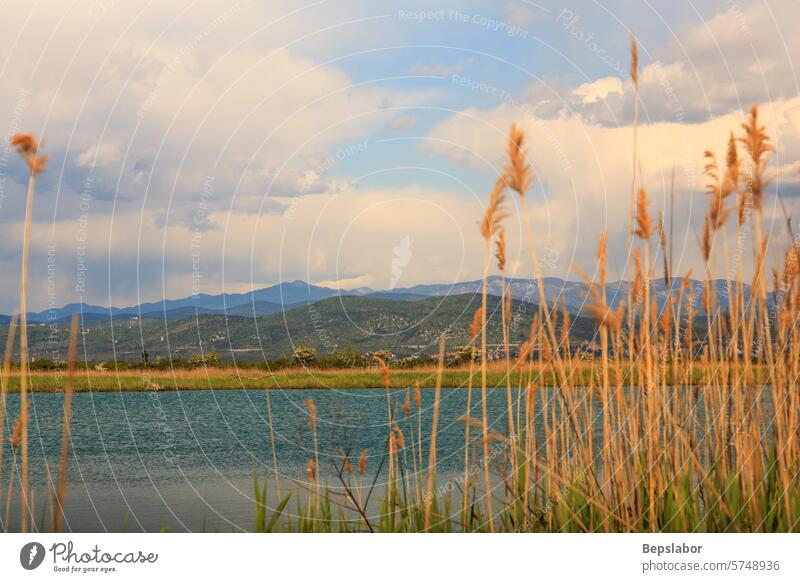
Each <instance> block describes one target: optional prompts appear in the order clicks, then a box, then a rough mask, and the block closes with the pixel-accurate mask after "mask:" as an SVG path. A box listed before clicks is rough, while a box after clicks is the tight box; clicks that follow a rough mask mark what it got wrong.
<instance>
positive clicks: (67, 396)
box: [50, 313, 78, 533]
mask: <svg viewBox="0 0 800 582" xmlns="http://www.w3.org/2000/svg"><path fill="white" fill-rule="evenodd" d="M77 354H78V314H77V313H75V314H73V316H72V322H71V324H70V330H69V351H68V353H67V385H66V387H65V389H64V425H63V427H62V431H61V458H60V460H59V464H58V484H57V488H56V495H55V499H52V498H51V500H50V506H51V508H53V510H54V516H53V518H52V520H51V529H52V531H53V532H55V533H58V532H60V531H61V528H62V526H63V523H64V497H65V496H66V494H67V471H68V469H69V445H70V442H71V441H72V432H71V428H72V393H73V390H74V386H73V378H74V375H75V360H76V357H77ZM56 507H58V511H55V508H56Z"/></svg>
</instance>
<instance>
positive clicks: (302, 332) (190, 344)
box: [2, 294, 595, 361]
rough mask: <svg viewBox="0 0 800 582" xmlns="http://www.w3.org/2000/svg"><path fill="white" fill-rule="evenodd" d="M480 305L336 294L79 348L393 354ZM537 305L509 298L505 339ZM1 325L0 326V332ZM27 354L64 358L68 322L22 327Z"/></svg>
mask: <svg viewBox="0 0 800 582" xmlns="http://www.w3.org/2000/svg"><path fill="white" fill-rule="evenodd" d="M479 306H480V296H479V295H475V294H464V295H455V296H450V297H429V298H425V299H421V300H417V301H403V300H392V299H386V298H377V297H359V296H342V297H331V298H328V299H323V300H321V301H317V302H315V303H311V304H308V305H302V306H298V307H294V308H292V309H289V310H287V311H285V312H282V313H274V314H270V315H265V316H261V317H258V318H255V319H254V318H253V317H245V316H242V317H231V316H228V317H225V316H222V315H200V316H199V317H189V318H185V319H180V320H176V321H163V320H153V319H144V320H142V319H124V320H115V321H114V323H113V326H112V324H111V323H110V322H109V321H94V322H86V323H85V327H84V329H83V333H82V336H81V338H80V340H81V341H80V346H81V351H82V352H83V351H84V350H85V358H86V359H87V360H91V361H101V360H112V359H114V358H115V357H116V358H117V359H121V360H139V359H140V357H141V352H142V350H147V352H148V354H149V356H150V358H151V359H155V358H169V357H172V358H187V357H189V356H191V355H194V354H196V353H199V352H200V351H201V346H202V351H203V352H210V351H216V352H218V353H219V354H220V356H221V357H222V358H224V359H230V358H231V357H233V356H234V355H235V357H236V358H237V359H247V360H263V359H265V358H266V359H270V360H272V359H277V358H279V357H281V356H288V355H290V354H291V353H292V349H293V346H296V345H307V346H313V347H314V348H316V349H317V351H318V352H319V353H320V354H326V353H330V352H332V351H333V350H334V349H337V348H338V349H341V348H345V347H350V348H352V349H354V350H356V351H358V352H362V353H363V352H372V351H377V350H384V349H385V350H389V351H391V352H392V353H394V354H396V355H397V356H401V357H402V356H410V355H413V354H428V355H430V354H433V353H435V352H436V350H437V342H438V337H439V336H440V334H441V333H442V332H445V331H446V332H447V337H448V340H447V341H448V348H449V349H454V348H455V347H456V346H459V345H462V344H465V343H467V335H468V329H469V325H470V323H471V321H472V317H473V313H474V312H475V310H476V309H478V307H479ZM536 311H537V307H536V305H534V304H531V303H525V302H521V301H516V300H515V301H513V303H512V314H513V317H512V320H513V321H512V333H511V343H512V344H519V343H520V342H522V341H525V340H526V339H527V338H528V333H529V328H530V323H531V318H532V316H533V314H534V313H535V312H536ZM487 317H488V321H489V327H488V330H489V336H488V337H489V343H490V344H498V345H499V344H501V343H502V332H501V327H500V299H499V298H498V297H495V296H489V298H488V315H487ZM571 325H572V330H571V337H572V340H573V342H576V341H582V340H586V339H591V338H592V336H593V335H594V332H595V326H594V324H593V323H592V322H590V321H589V320H587V319H585V318H581V317H576V318H573V320H572V323H571ZM5 333H6V328H5V326H4V327H3V328H2V335H3V336H5ZM29 338H30V339H29V341H30V344H31V355H32V356H33V357H36V358H49V359H63V358H64V355H65V354H66V350H67V342H68V326H66V325H64V324H62V323H59V324H56V325H53V326H48V325H37V326H34V327H31V329H30V332H29Z"/></svg>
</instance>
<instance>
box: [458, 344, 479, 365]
mask: <svg viewBox="0 0 800 582" xmlns="http://www.w3.org/2000/svg"><path fill="white" fill-rule="evenodd" d="M480 357H481V353H480V351H479V350H478V348H476V347H475V346H473V345H472V344H467V345H464V346H461V347H459V348H458V349H457V350H456V362H458V363H459V364H460V363H465V362H469V361H470V360H472V361H473V362H477V361H478V358H480Z"/></svg>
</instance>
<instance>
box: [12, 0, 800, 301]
mask: <svg viewBox="0 0 800 582" xmlns="http://www.w3.org/2000/svg"><path fill="white" fill-rule="evenodd" d="M637 6H638V8H637V9H636V10H635V11H632V10H631V8H630V3H629V2H623V1H622V0H604V1H600V2H584V1H581V2H577V1H576V2H566V3H565V2H549V1H546V0H542V1H541V2H536V3H534V2H528V1H524V0H512V1H510V2H507V3H503V2H502V1H501V2H493V1H492V2H490V1H488V0H483V1H474V2H470V1H464V0H462V1H460V2H438V3H431V2H414V1H408V2H382V1H375V0H373V1H369V2H366V1H365V2H352V1H348V2H345V1H334V0H330V1H316V2H308V3H305V2H297V1H292V2H283V1H280V0H270V1H269V2H256V1H245V0H240V1H238V2H230V1H229V2H202V3H201V2H179V1H171V2H131V1H124V0H95V1H89V2H82V1H73V2H70V1H63V0H41V1H35V0H34V1H32V2H28V3H19V2H17V3H13V4H11V5H5V6H4V8H3V18H2V20H0V35H1V36H2V38H3V40H4V44H3V48H2V50H0V81H2V82H0V127H2V131H3V134H4V137H6V138H7V137H8V136H9V135H11V134H13V133H15V132H17V131H29V132H33V133H34V134H36V135H37V136H42V137H43V138H44V140H45V152H46V153H47V154H48V155H49V156H50V163H49V167H48V171H47V173H46V174H45V175H44V176H42V178H41V179H40V181H39V184H38V189H37V197H36V200H35V205H34V227H33V229H34V230H33V235H34V239H33V243H32V256H31V280H32V285H31V299H30V302H31V304H32V307H33V308H35V309H44V308H46V307H47V306H48V304H49V303H52V304H55V305H59V306H60V305H63V304H66V303H70V302H73V301H80V300H83V301H87V302H90V303H96V304H102V305H109V304H113V305H117V306H124V305H131V304H136V303H138V302H141V301H145V300H147V301H152V300H157V299H160V298H162V297H166V298H176V297H182V296H187V295H190V294H191V293H193V292H202V293H219V292H222V291H227V292H234V291H235V292H241V291H244V290H249V289H251V288H254V287H262V286H265V285H269V284H274V283H277V282H280V281H287V280H288V281H291V280H295V279H302V280H307V281H311V282H313V283H317V284H324V285H329V286H337V285H339V286H341V287H342V288H346V287H357V286H370V287H373V288H380V289H385V288H389V287H391V286H394V287H403V286H408V285H413V284H417V283H428V282H437V283H447V282H452V281H461V280H468V279H474V278H478V277H480V275H481V271H482V266H481V258H480V257H481V240H480V237H479V233H478V228H477V225H476V221H477V220H478V218H479V217H480V215H481V213H482V208H483V205H484V204H485V202H486V200H487V196H488V191H489V189H490V187H491V184H492V182H493V180H494V177H495V176H496V173H497V171H498V169H499V167H500V166H501V164H502V163H503V152H504V140H505V136H506V135H507V131H508V127H509V124H510V123H511V122H512V121H516V122H518V123H519V124H520V125H521V126H522V127H523V128H524V129H525V131H526V133H527V136H528V139H529V144H530V147H529V155H530V161H531V163H532V164H533V166H534V167H535V170H536V176H537V181H536V185H535V188H534V190H533V191H532V192H531V194H530V195H529V196H528V198H527V201H526V203H527V204H528V205H529V209H530V211H531V212H532V214H533V217H534V222H535V231H536V236H537V239H538V241H539V245H540V247H541V250H542V252H543V253H544V254H545V255H546V260H545V261H544V271H545V275H552V276H560V277H570V278H575V277H578V276H579V272H580V271H578V270H577V268H576V267H580V268H581V269H583V270H585V271H587V272H588V273H589V274H591V272H592V269H593V267H594V261H593V255H594V248H595V245H596V240H597V237H598V235H599V234H600V233H601V232H602V231H603V230H604V229H609V232H610V242H611V252H610V255H611V259H610V265H609V267H610V270H611V274H612V277H619V276H621V275H622V274H623V273H624V269H625V257H626V252H625V240H626V230H625V224H626V219H627V216H628V211H629V208H628V198H629V196H630V181H631V151H632V148H631V146H632V133H633V132H632V128H631V123H632V113H633V92H632V88H631V84H630V81H629V79H628V74H627V70H628V58H629V56H628V55H629V38H628V30H629V29H634V30H635V31H636V33H637V35H638V37H639V41H640V45H641V66H642V73H641V83H642V86H641V109H640V133H639V151H640V162H641V174H642V182H643V184H644V186H645V187H647V189H648V191H649V192H650V194H651V198H652V200H653V205H654V211H656V210H658V209H661V208H665V210H666V211H668V210H669V191H670V183H671V175H672V171H673V168H674V171H675V183H676V195H675V200H676V203H675V214H674V223H675V236H674V249H675V250H674V252H675V262H676V267H675V270H676V271H679V272H681V273H682V272H685V271H686V270H687V269H689V268H694V269H695V270H696V272H697V270H698V269H699V268H700V266H699V263H698V262H697V252H696V247H697V244H696V238H695V231H696V229H697V228H698V225H699V224H701V221H702V214H703V211H704V207H705V204H706V201H705V196H704V194H703V191H704V179H703V175H702V168H703V157H702V155H703V151H704V150H707V149H710V150H716V151H722V150H723V148H724V144H725V142H726V140H727V137H728V134H729V132H730V131H731V130H736V131H738V128H739V125H740V123H741V121H742V120H743V116H744V112H745V111H746V110H747V109H748V108H749V106H750V105H751V104H758V105H760V106H761V108H762V116H763V121H764V123H765V124H766V125H767V127H768V129H769V131H770V133H771V135H772V136H774V142H775V148H776V150H775V153H774V155H773V158H772V162H771V163H772V165H773V166H774V167H775V168H776V169H777V170H779V172H780V173H779V178H778V179H777V180H775V182H774V183H773V184H772V186H771V195H770V197H769V198H768V201H767V208H766V209H765V211H766V215H767V217H768V218H774V227H773V229H772V232H773V236H774V238H775V240H778V239H779V238H780V237H785V234H783V232H782V231H783V224H784V221H783V218H782V215H781V212H780V209H779V207H778V206H776V201H777V199H778V198H777V196H776V193H779V194H780V195H781V196H783V197H784V200H785V202H786V205H787V207H788V208H789V209H791V210H794V206H793V201H794V199H795V197H796V196H797V195H798V194H800V173H798V168H800V163H799V162H798V160H800V88H799V87H800V83H798V75H797V73H798V70H797V66H796V65H795V63H794V61H793V57H800V39H799V38H798V36H797V34H796V31H795V30H794V28H795V27H796V23H797V22H798V19H799V18H800V3H798V2H797V0H773V1H770V2H766V1H762V0H753V1H747V0H734V1H725V0H719V1H716V2H708V1H702V0H701V1H697V0H695V1H691V2H683V1H681V0H679V1H677V2H647V1H645V2H642V3H639V4H637ZM24 170H25V168H24V166H23V164H22V163H21V161H20V160H18V159H17V158H16V155H15V154H14V153H13V152H11V151H9V150H8V148H6V149H4V150H2V151H0V229H1V230H0V232H1V233H2V234H0V236H2V242H3V244H2V246H0V263H1V265H0V267H1V268H2V272H3V281H4V285H5V287H6V288H7V289H15V288H16V285H17V281H18V272H19V265H20V255H21V253H20V249H21V242H20V241H21V232H22V222H23V215H24V191H25V180H26V175H25V171H24ZM509 209H510V210H511V217H510V218H509V219H508V225H507V226H508V232H509V235H508V236H509V242H510V260H509V263H510V269H511V270H512V271H513V273H514V274H515V275H516V276H520V277H526V276H530V275H531V270H530V265H529V263H528V262H527V261H526V252H527V251H526V249H525V248H522V247H520V246H519V242H520V239H521V237H520V226H521V225H520V223H519V220H518V218H517V216H518V210H519V201H518V200H516V199H513V198H511V199H509ZM776 248H779V247H778V246H777V245H776ZM17 302H18V301H17V298H16V296H15V293H14V292H11V293H9V294H4V295H3V296H0V312H6V313H7V312H9V311H10V310H12V309H13V308H14V307H15V306H16V305H17Z"/></svg>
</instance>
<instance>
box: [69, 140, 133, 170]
mask: <svg viewBox="0 0 800 582" xmlns="http://www.w3.org/2000/svg"><path fill="white" fill-rule="evenodd" d="M120 159H122V147H121V146H120V144H118V143H101V144H97V145H94V146H92V147H90V148H89V149H87V150H85V151H84V152H83V153H81V154H80V155H79V156H78V157H77V158H75V165H76V166H78V167H79V168H90V167H92V166H108V165H111V164H113V163H115V162H118V161H120Z"/></svg>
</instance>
